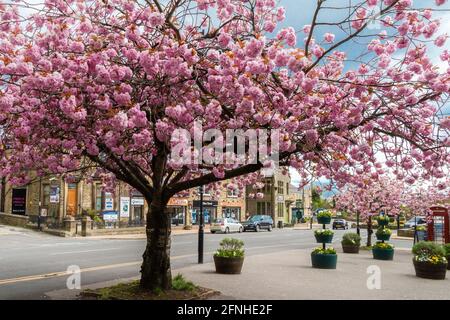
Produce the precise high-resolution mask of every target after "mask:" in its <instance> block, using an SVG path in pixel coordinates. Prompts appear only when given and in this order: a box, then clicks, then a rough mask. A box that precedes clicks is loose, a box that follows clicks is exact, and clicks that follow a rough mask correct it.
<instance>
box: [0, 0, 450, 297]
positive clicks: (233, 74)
mask: <svg viewBox="0 0 450 320" xmlns="http://www.w3.org/2000/svg"><path fill="white" fill-rule="evenodd" d="M425 2H426V7H429V9H428V8H424V7H417V8H414V7H412V1H411V0H366V1H351V2H350V6H347V4H348V2H346V3H347V4H345V5H343V4H342V1H338V2H337V3H336V2H333V4H330V5H327V3H328V2H327V1H325V0H318V1H317V8H316V9H315V11H314V12H313V13H312V21H311V23H310V24H309V25H306V26H304V27H303V28H302V29H301V30H295V29H294V28H292V27H283V26H282V25H281V24H280V23H282V21H283V20H284V18H285V14H286V12H285V9H284V8H283V7H280V6H278V4H277V3H276V1H274V0H218V1H212V0H168V1H159V0H136V1H132V0H102V1H90V0H45V1H44V3H43V4H33V3H30V2H28V1H20V0H2V1H0V74H1V78H0V82H1V83H0V125H1V128H2V129H1V144H2V145H3V148H2V151H0V166H1V172H0V175H1V176H2V177H7V178H8V179H9V181H10V182H11V183H13V184H24V183H27V181H28V173H29V172H30V171H33V172H36V173H37V175H38V176H44V175H47V174H66V176H67V177H68V179H70V178H71V177H72V178H73V177H74V176H75V173H76V174H77V175H78V176H80V175H83V174H84V175H92V172H95V174H97V175H98V176H101V177H103V178H104V180H105V182H106V183H107V185H108V186H111V185H112V184H113V182H114V180H115V179H118V180H121V181H124V182H126V183H128V184H129V185H130V186H132V187H133V188H136V189H137V190H139V191H140V192H141V193H142V194H143V195H144V196H145V198H146V200H147V201H148V203H149V208H150V209H149V212H148V214H147V227H146V231H147V247H146V250H145V252H144V254H143V263H142V267H141V274H142V275H141V286H142V287H144V288H147V289H155V288H162V289H167V288H169V287H170V286H171V269H170V219H169V216H168V215H167V214H166V210H165V209H166V206H167V203H168V201H169V199H170V198H171V197H172V196H175V195H177V194H180V193H182V192H186V190H189V189H191V188H196V187H199V186H203V185H210V186H214V184H215V183H218V182H220V181H223V180H228V179H233V184H234V185H235V186H236V188H240V189H242V188H243V186H244V185H246V184H251V183H257V182H258V178H259V176H260V174H259V173H258V172H260V170H261V169H262V168H264V167H265V166H268V165H270V163H269V162H268V161H264V159H257V161H255V162H251V163H244V164H243V163H242V162H239V161H234V162H233V161H231V162H227V163H224V162H220V161H218V162H214V161H213V162H205V161H202V162H201V163H195V162H193V163H192V164H186V163H180V162H179V161H177V159H175V158H173V157H171V154H172V153H173V150H174V146H175V145H176V146H178V145H179V142H180V141H177V139H174V137H173V135H172V133H173V132H174V131H175V130H176V129H180V128H181V129H186V130H187V131H188V132H191V133H194V131H195V130H194V125H195V123H200V124H201V125H202V126H203V129H209V128H215V129H218V130H220V131H222V132H224V131H225V130H227V129H242V130H247V129H259V130H261V129H265V130H272V131H274V130H277V132H279V136H280V139H279V140H277V141H270V142H269V143H268V147H267V148H268V149H273V148H272V147H273V146H274V145H275V144H278V143H279V146H278V151H277V152H278V155H279V165H280V166H291V167H293V168H296V169H297V170H298V171H299V172H300V174H301V175H302V177H304V178H305V179H306V178H307V177H308V176H309V175H311V174H312V175H314V176H318V177H319V176H324V177H326V178H329V179H333V180H334V181H336V182H337V183H338V184H340V185H344V184H345V183H348V182H349V181H357V180H358V175H360V174H361V173H369V178H370V179H376V178H377V177H378V176H380V175H382V174H384V173H386V172H391V173H392V174H393V175H395V177H396V178H398V179H408V180H409V181H410V182H413V181H414V180H416V179H418V178H431V177H433V178H442V177H443V176H445V172H446V171H445V170H446V167H445V166H446V165H447V164H448V161H449V156H448V147H449V146H450V138H449V137H448V130H449V129H450V119H448V118H443V117H442V113H441V111H440V110H441V109H442V106H443V105H444V104H445V102H446V99H447V98H448V93H449V85H450V82H449V70H448V69H447V67H448V62H449V61H450V53H449V52H448V50H444V48H441V47H443V46H444V45H445V42H446V36H445V35H443V34H442V33H441V32H440V31H439V24H440V22H439V19H436V18H435V17H433V8H435V7H436V6H437V5H442V4H444V3H445V1H444V0H440V1H431V0H430V1H421V5H422V4H424V3H425ZM375 9H376V10H375ZM327 12H328V14H327V15H326V17H328V18H326V19H325V20H324V19H323V18H322V17H323V14H325V13H327ZM329 17H337V19H338V20H336V21H331V20H330V18H329ZM341 18H342V19H341ZM374 23H378V24H379V26H380V29H379V30H376V29H374V28H373V27H372V26H373V24H374ZM324 28H326V31H327V32H325V31H324ZM334 30H335V31H334ZM356 47H358V48H363V50H362V53H361V54H359V55H356V56H355V54H353V53H354V52H352V49H351V48H356ZM430 48H432V49H433V50H436V48H437V50H441V52H440V59H441V61H435V60H432V59H431V57H430V56H429V53H428V52H429V51H430V50H431V49H430ZM437 63H440V65H444V68H442V67H441V68H438V67H437ZM174 140H175V141H174ZM208 142H209V143H204V144H203V145H202V146H201V147H200V149H198V146H195V145H191V144H190V143H188V149H189V150H191V149H192V150H194V153H195V152H197V154H198V153H200V154H204V153H208V152H210V151H211V145H212V144H213V143H212V140H209V141H208ZM184 152H187V150H184ZM182 153H183V151H182ZM231 153H232V155H234V152H231ZM380 154H381V155H382V156H377V155H380ZM235 156H236V157H238V156H239V155H238V154H236V155H235ZM245 156H246V157H247V158H250V157H254V156H255V155H252V154H250V153H249V152H247V154H246V155H245Z"/></svg>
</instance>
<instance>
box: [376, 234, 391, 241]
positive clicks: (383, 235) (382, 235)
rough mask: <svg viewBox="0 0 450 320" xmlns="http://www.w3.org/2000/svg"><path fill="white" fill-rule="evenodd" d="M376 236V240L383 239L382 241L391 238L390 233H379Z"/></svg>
mask: <svg viewBox="0 0 450 320" xmlns="http://www.w3.org/2000/svg"><path fill="white" fill-rule="evenodd" d="M376 236H377V240H384V241H389V239H390V238H391V235H390V234H380V235H378V234H377V235H376Z"/></svg>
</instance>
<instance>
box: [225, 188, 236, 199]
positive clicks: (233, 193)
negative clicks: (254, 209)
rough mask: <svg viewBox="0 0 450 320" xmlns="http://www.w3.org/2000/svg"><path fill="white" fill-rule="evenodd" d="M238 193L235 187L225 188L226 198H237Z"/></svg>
mask: <svg viewBox="0 0 450 320" xmlns="http://www.w3.org/2000/svg"><path fill="white" fill-rule="evenodd" d="M238 195H239V192H238V190H236V189H231V190H230V189H227V197H228V198H237V197H238Z"/></svg>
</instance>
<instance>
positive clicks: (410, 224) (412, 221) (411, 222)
mask: <svg viewBox="0 0 450 320" xmlns="http://www.w3.org/2000/svg"><path fill="white" fill-rule="evenodd" d="M416 221H417V226H424V225H426V224H427V220H426V218H425V217H423V216H417V217H412V218H411V219H409V220H408V221H407V222H406V223H405V228H407V229H409V228H414V226H415V225H416Z"/></svg>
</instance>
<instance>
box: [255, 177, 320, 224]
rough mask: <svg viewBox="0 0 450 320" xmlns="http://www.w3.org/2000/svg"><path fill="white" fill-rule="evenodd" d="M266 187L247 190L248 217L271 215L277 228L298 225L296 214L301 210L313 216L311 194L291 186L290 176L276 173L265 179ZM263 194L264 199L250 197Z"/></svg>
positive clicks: (306, 190)
mask: <svg viewBox="0 0 450 320" xmlns="http://www.w3.org/2000/svg"><path fill="white" fill-rule="evenodd" d="M263 182H264V186H263V187H262V188H261V189H255V188H254V187H253V186H247V188H246V206H247V215H255V214H259V215H270V216H271V217H272V219H273V221H274V223H275V225H276V226H279V225H280V224H281V225H285V224H292V223H296V222H297V220H296V216H297V215H296V212H297V211H298V210H299V209H301V211H302V212H304V213H305V215H306V214H307V215H310V214H311V206H310V204H311V192H310V190H309V189H302V190H298V188H296V187H295V186H293V185H292V184H291V178H290V176H289V174H283V173H282V172H281V171H276V172H275V173H274V174H273V175H271V176H267V177H265V178H264V181H263ZM257 193H260V194H262V197H255V196H253V197H252V196H250V195H256V194H257Z"/></svg>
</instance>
